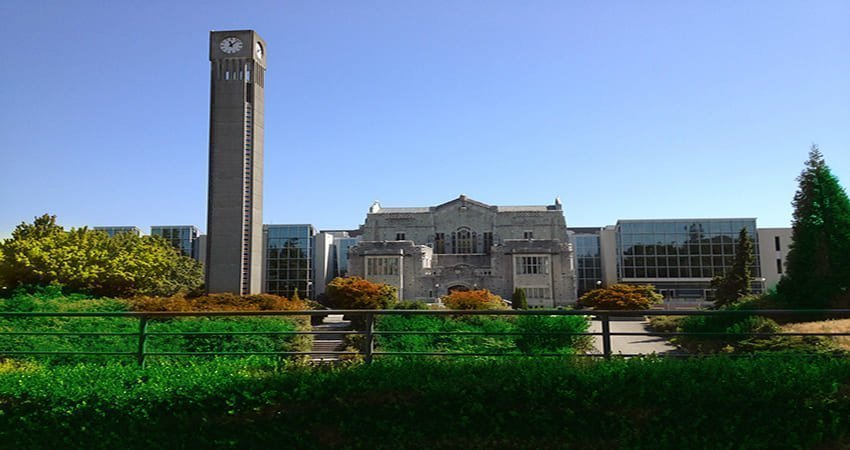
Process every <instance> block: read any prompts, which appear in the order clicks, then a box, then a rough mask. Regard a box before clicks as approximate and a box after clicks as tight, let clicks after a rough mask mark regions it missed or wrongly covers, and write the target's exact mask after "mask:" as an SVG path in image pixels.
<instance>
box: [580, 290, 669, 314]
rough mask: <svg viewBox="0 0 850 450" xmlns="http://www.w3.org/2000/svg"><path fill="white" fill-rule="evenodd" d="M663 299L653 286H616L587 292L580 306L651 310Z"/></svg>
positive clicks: (581, 299)
mask: <svg viewBox="0 0 850 450" xmlns="http://www.w3.org/2000/svg"><path fill="white" fill-rule="evenodd" d="M663 298H664V297H663V296H662V295H661V294H658V293H656V292H655V287H654V286H652V285H651V284H645V285H632V284H614V285H611V286H609V287H607V288H602V289H594V290H592V291H590V292H587V293H586V294H584V295H582V296H581V298H580V299H578V305H579V306H580V307H584V308H597V309H649V307H650V306H652V304H654V303H658V302H660V301H661V300H662V299H663Z"/></svg>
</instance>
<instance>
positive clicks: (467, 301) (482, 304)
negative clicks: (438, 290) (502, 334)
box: [442, 289, 507, 309]
mask: <svg viewBox="0 0 850 450" xmlns="http://www.w3.org/2000/svg"><path fill="white" fill-rule="evenodd" d="M442 301H443V303H444V304H445V305H446V308H449V309H507V308H506V306H505V302H504V301H502V297H499V296H498V295H496V294H493V293H492V292H490V291H488V290H487V289H478V290H471V291H454V292H450V293H449V294H448V295H446V296H444V297H443V298H442Z"/></svg>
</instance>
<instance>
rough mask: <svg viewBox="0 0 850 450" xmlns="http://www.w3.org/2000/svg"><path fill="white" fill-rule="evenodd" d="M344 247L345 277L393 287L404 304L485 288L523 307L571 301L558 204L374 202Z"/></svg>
mask: <svg viewBox="0 0 850 450" xmlns="http://www.w3.org/2000/svg"><path fill="white" fill-rule="evenodd" d="M359 234H360V239H361V240H360V243H359V244H357V245H356V246H354V247H352V248H351V249H350V250H349V274H350V275H357V276H361V277H364V278H366V279H368V280H371V281H376V282H382V283H387V284H391V285H393V286H395V287H396V288H397V289H398V291H399V297H400V298H402V299H407V300H413V299H417V300H433V299H435V298H438V297H440V296H442V295H445V294H447V293H448V292H451V291H453V290H467V289H489V290H490V291H491V292H493V293H495V294H498V295H500V296H502V297H503V298H505V299H509V298H510V297H511V294H512V293H513V291H514V289H516V288H523V289H524V290H525V292H526V295H527V297H528V303H529V305H530V306H542V307H554V306H560V305H567V304H571V303H573V302H575V299H576V276H575V267H574V258H573V249H572V246H571V244H570V241H569V238H568V234H567V226H566V221H565V220H564V214H563V211H562V206H561V202H560V200H558V199H556V200H555V203H554V204H553V205H544V206H491V205H487V204H484V203H481V202H477V201H475V200H472V199H469V198H467V197H466V196H464V195H461V196H460V197H458V198H456V199H454V200H452V201H450V202H447V203H443V204H442V205H438V206H432V207H423V208H382V207H381V206H380V204H378V203H377V202H375V204H373V205H372V207H371V208H369V214H368V215H367V216H366V222H365V223H364V224H363V225H362V226H361V227H360V233H359Z"/></svg>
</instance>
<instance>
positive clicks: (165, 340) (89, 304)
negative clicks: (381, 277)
mask: <svg viewBox="0 0 850 450" xmlns="http://www.w3.org/2000/svg"><path fill="white" fill-rule="evenodd" d="M31 292H33V293H19V294H16V295H13V296H12V297H11V298H9V299H7V300H3V301H0V310H2V311H9V312H122V311H130V310H135V311H234V310H249V311H252V310H253V311H264V310H293V309H304V305H303V304H299V303H295V302H292V301H290V300H287V299H285V298H283V297H277V296H272V295H256V296H246V297H240V296H237V295H231V294H216V295H210V296H204V297H200V298H196V299H185V298H182V297H168V298H154V297H149V298H140V299H137V300H133V301H131V300H121V299H112V298H90V297H86V296H85V295H82V294H70V295H64V294H62V291H61V289H59V288H57V287H53V288H39V289H34V290H31ZM307 329H309V319H308V318H307V317H217V318H206V317H187V318H173V319H157V320H152V321H150V322H149V323H148V331H150V332H152V333H157V332H164V333H182V332H190V333H194V332H216V333H217V332H242V331H269V332H279V331H295V330H307ZM138 330H139V320H138V319H137V318H133V317H7V318H0V331H2V332H20V331H27V332H34V331H38V332H62V333H78V332H81V333H91V332H99V333H103V332H106V333H137V332H138ZM311 344H312V337H311V336H309V335H275V334H269V335H238V334H236V335H230V336H226V335H206V336H203V335H194V336H192V335H177V336H169V335H156V334H152V335H150V336H149V337H148V350H149V351H152V352H195V351H207V352H212V351H216V352H246V351H258V352H259V351H262V352H278V351H309V350H310V347H311ZM137 345H138V338H137V337H136V336H135V335H132V334H130V335H125V336H93V335H89V336H74V335H66V336H56V335H53V336H51V335H42V336H3V337H2V338H1V339H0V354H2V353H3V351H4V350H10V351H11V350H15V351H54V352H84V351H85V352H121V353H132V352H134V351H135V350H136V348H137ZM16 358H20V359H25V360H37V361H39V362H42V363H45V364H50V365H59V364H70V363H79V362H89V363H92V362H94V363H106V362H115V361H121V358H122V357H121V356H112V355H44V356H42V355H32V356H28V355H26V356H16ZM174 358H177V360H179V361H181V362H184V363H185V362H186V360H187V358H193V357H191V356H181V357H174ZM157 359H160V360H162V359H167V358H151V359H150V360H151V361H154V360H157ZM128 360H129V359H128V358H127V357H124V361H125V362H126V361H128Z"/></svg>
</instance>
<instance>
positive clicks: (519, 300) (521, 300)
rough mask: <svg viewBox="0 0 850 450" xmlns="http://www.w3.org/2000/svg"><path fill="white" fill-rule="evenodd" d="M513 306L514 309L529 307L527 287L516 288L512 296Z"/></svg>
mask: <svg viewBox="0 0 850 450" xmlns="http://www.w3.org/2000/svg"><path fill="white" fill-rule="evenodd" d="M511 307H512V308H513V309H528V298H527V297H526V295H525V289H523V288H516V289H514V294H513V295H512V296H511Z"/></svg>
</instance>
